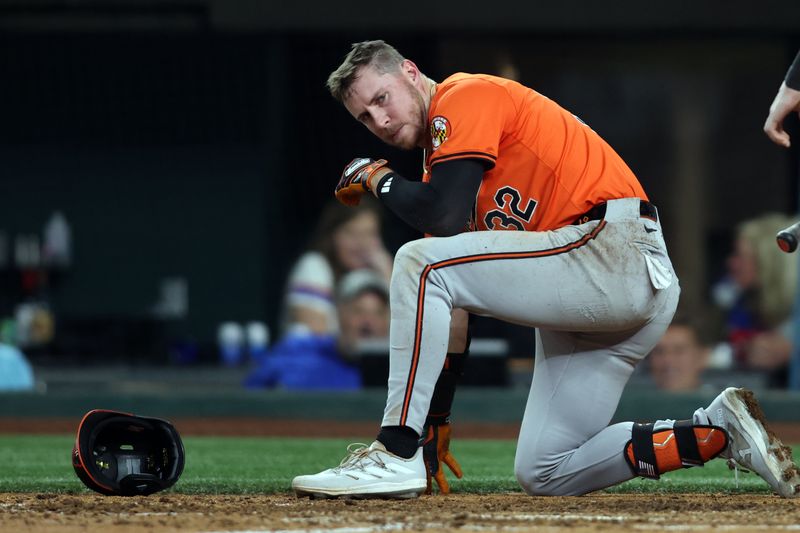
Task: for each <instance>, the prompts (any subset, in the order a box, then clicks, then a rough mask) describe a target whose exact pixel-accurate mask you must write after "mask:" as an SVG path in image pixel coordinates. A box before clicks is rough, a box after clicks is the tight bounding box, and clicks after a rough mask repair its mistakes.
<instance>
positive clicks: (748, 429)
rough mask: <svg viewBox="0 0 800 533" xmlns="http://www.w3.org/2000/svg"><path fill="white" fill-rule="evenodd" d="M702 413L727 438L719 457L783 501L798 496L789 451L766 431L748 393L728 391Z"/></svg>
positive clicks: (799, 481) (798, 480) (799, 477)
mask: <svg viewBox="0 0 800 533" xmlns="http://www.w3.org/2000/svg"><path fill="white" fill-rule="evenodd" d="M705 411H706V414H708V417H709V418H710V420H711V423H712V424H714V425H715V426H720V427H722V428H724V429H725V430H726V431H727V432H728V435H729V437H730V439H729V442H730V444H729V445H728V449H726V450H725V451H723V452H722V453H721V454H720V457H723V458H725V459H728V460H729V463H730V461H731V460H732V461H735V462H736V463H737V464H739V466H741V467H742V468H744V469H746V470H751V471H753V472H755V473H756V474H758V475H759V476H761V477H762V478H763V479H764V481H766V482H767V483H769V486H770V487H772V489H773V490H774V491H775V492H777V493H778V494H780V495H781V496H782V497H784V498H794V497H797V496H798V495H800V472H799V471H798V469H797V467H796V466H795V464H794V462H792V450H791V448H789V447H788V446H785V445H784V444H783V443H782V442H781V441H780V440H779V439H778V437H776V436H775V434H774V433H773V432H772V431H771V430H770V429H769V427H768V426H767V423H766V420H765V418H764V414H763V413H762V411H761V407H759V405H758V402H757V401H756V399H755V396H754V395H753V393H752V392H751V391H749V390H746V389H737V388H734V387H729V388H727V389H725V390H724V391H722V393H720V395H719V396H717V397H716V398H714V401H712V402H711V405H709V406H708V407H706V409H705Z"/></svg>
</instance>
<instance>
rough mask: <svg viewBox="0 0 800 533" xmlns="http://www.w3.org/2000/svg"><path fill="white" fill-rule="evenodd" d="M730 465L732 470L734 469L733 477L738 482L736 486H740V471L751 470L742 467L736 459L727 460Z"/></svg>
mask: <svg viewBox="0 0 800 533" xmlns="http://www.w3.org/2000/svg"><path fill="white" fill-rule="evenodd" d="M725 463H726V464H727V465H728V468H729V469H730V470H733V479H734V481H735V483H736V488H737V489H738V488H739V471H740V470H741V471H742V473H743V474H749V473H750V471H749V470H746V469H745V468H743V467H742V465H740V464H739V463H737V462H736V461H735V460H734V459H728V460H727V461H726V462H725Z"/></svg>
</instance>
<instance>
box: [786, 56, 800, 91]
mask: <svg viewBox="0 0 800 533" xmlns="http://www.w3.org/2000/svg"><path fill="white" fill-rule="evenodd" d="M785 81H786V86H787V87H789V88H790V89H794V90H796V91H800V52H797V55H796V56H795V58H794V61H793V62H792V66H790V67H789V71H788V72H787V73H786V80H785Z"/></svg>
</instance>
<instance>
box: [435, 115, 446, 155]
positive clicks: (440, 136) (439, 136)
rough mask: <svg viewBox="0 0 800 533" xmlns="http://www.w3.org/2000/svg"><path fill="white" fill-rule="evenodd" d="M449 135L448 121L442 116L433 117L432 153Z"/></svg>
mask: <svg viewBox="0 0 800 533" xmlns="http://www.w3.org/2000/svg"><path fill="white" fill-rule="evenodd" d="M448 135H450V121H448V120H447V119H446V118H444V117H443V116H436V117H433V120H431V139H432V140H433V149H434V151H435V150H436V149H437V148H439V147H440V146H441V145H442V144H444V142H445V141H446V140H447V137H448Z"/></svg>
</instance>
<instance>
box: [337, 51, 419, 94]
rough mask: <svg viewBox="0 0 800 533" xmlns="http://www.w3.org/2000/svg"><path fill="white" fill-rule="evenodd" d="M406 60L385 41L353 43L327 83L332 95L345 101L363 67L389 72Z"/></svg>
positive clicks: (395, 70) (380, 72)
mask: <svg viewBox="0 0 800 533" xmlns="http://www.w3.org/2000/svg"><path fill="white" fill-rule="evenodd" d="M404 60H405V58H404V57H403V56H402V55H400V52H398V51H397V50H396V49H395V48H394V47H393V46H391V45H388V44H386V43H385V42H383V41H380V40H378V41H363V42H360V43H353V45H352V46H351V48H350V52H349V53H348V54H347V56H346V57H345V58H344V61H343V62H342V64H341V65H339V68H337V69H336V70H334V71H333V72H332V73H331V75H330V76H328V82H327V84H326V85H327V86H328V90H329V91H330V93H331V95H332V96H333V97H334V98H336V100H338V101H339V102H342V103H344V101H345V99H346V98H347V96H348V93H349V92H350V87H351V86H352V85H353V82H354V81H356V79H357V78H358V73H359V69H361V67H365V66H370V67H372V68H374V69H375V70H376V71H377V72H378V73H379V74H387V73H389V72H397V71H398V70H400V64H401V63H402V62H403V61H404Z"/></svg>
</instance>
